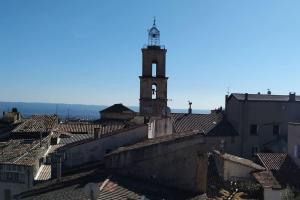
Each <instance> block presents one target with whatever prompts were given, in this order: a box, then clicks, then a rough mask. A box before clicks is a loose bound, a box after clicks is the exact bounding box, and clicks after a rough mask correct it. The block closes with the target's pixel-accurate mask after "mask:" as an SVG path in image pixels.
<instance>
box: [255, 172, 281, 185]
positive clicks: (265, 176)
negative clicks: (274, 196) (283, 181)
mask: <svg viewBox="0 0 300 200" xmlns="http://www.w3.org/2000/svg"><path fill="white" fill-rule="evenodd" d="M252 175H253V176H254V178H255V179H256V180H257V181H258V182H259V183H260V184H261V185H262V186H263V187H265V188H274V189H280V188H281V185H280V184H279V183H278V181H277V180H276V178H275V177H274V176H273V173H272V172H271V171H269V170H266V171H260V172H254V173H252Z"/></svg>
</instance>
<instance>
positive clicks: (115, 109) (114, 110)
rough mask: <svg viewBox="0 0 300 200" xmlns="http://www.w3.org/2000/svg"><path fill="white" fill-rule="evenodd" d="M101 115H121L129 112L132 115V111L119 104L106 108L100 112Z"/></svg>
mask: <svg viewBox="0 0 300 200" xmlns="http://www.w3.org/2000/svg"><path fill="white" fill-rule="evenodd" d="M100 112H101V113H104V112H106V113H123V112H131V113H134V111H133V110H131V109H130V108H128V107H126V106H124V105H123V104H121V103H119V104H114V105H112V106H110V107H107V108H105V109H103V110H101V111H100Z"/></svg>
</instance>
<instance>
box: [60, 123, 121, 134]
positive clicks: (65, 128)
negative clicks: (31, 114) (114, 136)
mask: <svg viewBox="0 0 300 200" xmlns="http://www.w3.org/2000/svg"><path fill="white" fill-rule="evenodd" d="M125 125H126V124H125V123H122V122H110V123H105V124H96V123H86V122H69V123H63V124H59V125H58V126H57V127H56V128H55V131H57V132H61V133H87V134H94V130H95V128H99V129H100V134H106V133H110V132H113V131H115V130H118V129H122V128H124V127H125Z"/></svg>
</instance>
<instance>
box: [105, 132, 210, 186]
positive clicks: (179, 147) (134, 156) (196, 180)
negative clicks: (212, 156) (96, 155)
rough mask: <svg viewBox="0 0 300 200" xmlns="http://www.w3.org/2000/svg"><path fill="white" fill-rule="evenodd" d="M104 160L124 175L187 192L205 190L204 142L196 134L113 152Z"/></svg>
mask: <svg viewBox="0 0 300 200" xmlns="http://www.w3.org/2000/svg"><path fill="white" fill-rule="evenodd" d="M105 163H106V166H107V167H108V168H111V169H113V170H115V171H116V172H117V173H120V174H123V175H127V176H133V177H139V178H143V179H147V180H150V181H154V182H156V183H159V184H163V185H166V186H172V187H175V188H180V189H185V190H190V191H196V192H205V191H206V186H207V185H206V184H207V164H208V159H207V145H206V144H205V141H204V138H203V137H198V136H197V135H195V136H190V137H189V138H188V139H187V138H180V139H176V140H172V141H168V142H162V143H158V144H155V145H150V146H145V147H141V148H137V149H132V150H128V151H122V152H118V153H112V154H110V155H108V156H107V157H106V159H105Z"/></svg>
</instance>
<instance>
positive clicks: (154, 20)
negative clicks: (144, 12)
mask: <svg viewBox="0 0 300 200" xmlns="http://www.w3.org/2000/svg"><path fill="white" fill-rule="evenodd" d="M155 22H156V18H155V16H154V17H153V26H155V25H156V24H155Z"/></svg>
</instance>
